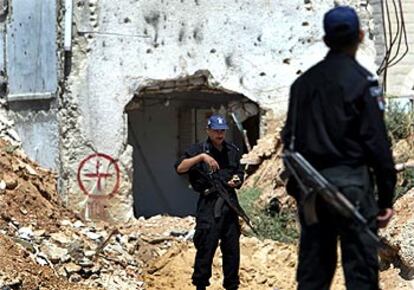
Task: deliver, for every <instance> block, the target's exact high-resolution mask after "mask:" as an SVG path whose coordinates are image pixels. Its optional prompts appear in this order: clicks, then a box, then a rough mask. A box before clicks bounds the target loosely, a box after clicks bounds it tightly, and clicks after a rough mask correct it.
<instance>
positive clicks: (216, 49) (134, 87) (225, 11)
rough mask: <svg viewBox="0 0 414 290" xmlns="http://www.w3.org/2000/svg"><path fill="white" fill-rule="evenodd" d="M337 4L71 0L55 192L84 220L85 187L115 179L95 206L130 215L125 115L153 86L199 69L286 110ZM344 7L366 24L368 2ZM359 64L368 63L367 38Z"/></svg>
mask: <svg viewBox="0 0 414 290" xmlns="http://www.w3.org/2000/svg"><path fill="white" fill-rule="evenodd" d="M335 2H338V1H327V0H325V1H303V0H292V1H283V0H275V1H268V0H262V1H249V0H231V1H230V0H222V1H216V0H191V1H190V0H180V1H179V0H174V1H169V0H158V1H155V0H154V1H147V0H145V1H144V0H136V1H130V0H119V1H109V0H101V1H96V0H95V1H93V0H89V1H87V0H75V1H74V11H73V15H74V18H73V22H74V25H73V28H74V31H73V46H72V58H71V60H72V67H71V71H70V74H69V76H68V79H67V82H66V85H65V93H64V95H63V97H62V100H61V102H62V106H61V110H60V113H59V122H60V127H61V129H60V132H61V144H62V145H61V148H60V153H61V164H62V166H61V167H62V168H61V172H60V174H61V175H60V176H61V185H62V186H61V190H62V191H63V192H65V193H66V197H67V202H68V204H69V205H71V206H73V207H75V208H78V209H83V210H84V209H85V208H87V210H86V211H87V213H86V214H88V211H90V212H92V211H94V210H97V209H96V208H94V205H90V204H88V202H90V199H88V198H87V197H88V196H87V195H86V194H85V191H87V192H92V191H96V190H97V189H99V190H98V191H101V190H102V188H103V187H104V185H103V184H104V182H105V181H104V180H107V179H108V178H109V177H110V178H112V181H110V183H111V184H110V188H116V185H117V184H118V183H117V181H119V190H118V191H117V193H116V194H113V195H111V196H110V200H109V201H108V200H106V201H105V202H104V201H102V200H99V201H96V200H94V201H93V203H97V204H98V208H99V207H100V206H101V207H107V209H109V212H110V214H111V215H113V216H114V217H116V218H118V219H125V218H127V217H130V216H131V215H132V206H131V177H132V171H133V164H132V148H131V147H130V146H128V145H127V136H128V134H127V131H128V125H127V114H126V113H125V111H124V110H125V106H126V105H127V104H128V103H129V102H130V100H131V99H132V98H133V96H134V94H135V93H136V92H137V91H139V90H140V89H141V88H143V87H145V86H146V85H148V84H153V83H154V81H165V80H174V79H179V78H182V77H185V76H192V75H194V74H195V72H196V71H199V70H203V71H206V72H208V74H207V75H208V84H209V86H210V87H211V88H217V89H221V90H223V91H230V92H234V93H237V94H241V95H243V96H245V97H247V98H249V99H251V100H253V101H255V102H257V103H258V104H259V105H260V106H261V107H262V108H266V109H272V110H274V111H275V112H276V113H279V114H280V113H282V112H284V111H285V110H286V106H287V95H288V89H289V85H290V84H291V82H292V81H293V80H294V79H295V78H296V77H297V76H298V75H299V74H300V73H301V72H303V71H304V70H306V69H307V68H308V67H309V66H310V65H312V64H314V63H315V62H317V61H318V60H320V59H321V58H322V57H323V56H324V54H325V53H326V48H325V46H324V44H323V42H322V40H321V38H322V34H323V33H322V16H323V13H324V12H325V11H327V9H329V8H331V7H333V5H334V4H335ZM352 2H353V4H355V5H356V7H357V9H358V11H359V12H360V14H361V16H363V19H364V23H365V24H364V25H365V27H368V25H367V23H368V20H369V9H368V8H367V6H366V5H365V2H366V1H352ZM359 58H360V59H361V60H362V62H363V63H365V64H367V65H368V66H370V67H371V68H372V67H373V63H374V58H375V50H374V48H373V43H372V41H371V40H370V39H367V41H366V42H365V43H364V45H363V46H362V50H361V53H360V55H359ZM154 134H156V132H154ZM96 153H99V154H100V155H97V154H96ZM115 163H116V166H115ZM171 166H172V165H171ZM104 168H106V169H105V170H103V169H104ZM117 170H119V172H120V178H119V179H117V176H118V175H117ZM102 172H105V173H102ZM104 174H107V175H104ZM110 178H109V179H110ZM79 179H80V180H81V182H80V183H79ZM106 190H107V189H106ZM109 193H111V190H109V191H108V192H106V194H109ZM101 202H103V203H104V205H103V206H102V205H99V204H100V203H101ZM98 210H99V209H98Z"/></svg>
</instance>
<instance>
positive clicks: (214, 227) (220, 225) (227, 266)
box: [192, 206, 240, 289]
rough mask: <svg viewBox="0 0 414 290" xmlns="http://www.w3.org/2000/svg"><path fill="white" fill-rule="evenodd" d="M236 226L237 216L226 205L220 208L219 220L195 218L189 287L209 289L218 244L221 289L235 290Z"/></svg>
mask: <svg viewBox="0 0 414 290" xmlns="http://www.w3.org/2000/svg"><path fill="white" fill-rule="evenodd" d="M239 239H240V225H239V220H238V216H237V214H236V213H235V212H233V211H232V210H231V209H229V208H228V207H227V206H224V207H223V211H222V214H221V216H220V217H219V218H214V215H213V211H211V215H207V216H206V215H201V216H198V217H197V224H196V231H195V234H194V245H195V247H196V250H197V252H196V257H195V263H194V273H193V277H192V279H193V284H194V285H196V286H209V285H210V282H209V280H210V278H211V271H212V269H211V268H212V264H213V257H214V254H215V252H216V249H217V247H218V245H219V243H220V249H221V252H222V256H223V274H224V280H223V287H224V288H225V289H237V288H238V285H239V266H240V244H239Z"/></svg>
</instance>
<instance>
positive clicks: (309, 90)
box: [282, 52, 396, 208]
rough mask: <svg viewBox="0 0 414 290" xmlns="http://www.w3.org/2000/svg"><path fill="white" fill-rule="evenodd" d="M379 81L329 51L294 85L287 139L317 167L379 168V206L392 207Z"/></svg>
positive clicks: (391, 170) (376, 171)
mask: <svg viewBox="0 0 414 290" xmlns="http://www.w3.org/2000/svg"><path fill="white" fill-rule="evenodd" d="M383 106H384V104H383V96H382V93H381V91H380V88H379V87H378V82H377V81H376V80H375V79H374V78H373V76H372V74H371V73H370V72H368V71H367V70H366V69H365V68H363V67H362V66H361V65H360V64H358V62H357V61H356V60H355V59H354V58H352V57H350V56H348V55H346V54H342V53H334V52H330V53H328V55H327V56H326V58H325V59H324V60H322V61H321V62H319V63H318V64H316V65H315V66H313V67H312V68H310V69H309V70H308V71H307V72H305V73H304V74H303V75H302V76H300V77H299V78H298V79H297V80H296V81H295V82H294V83H293V85H292V87H291V92H290V100H289V110H288V116H287V120H286V124H285V127H284V129H283V131H282V139H283V143H284V145H285V147H286V148H287V147H289V144H290V142H291V137H292V126H293V119H294V118H296V130H295V136H296V139H295V150H296V151H298V152H300V153H301V154H302V155H303V156H304V157H305V158H306V159H307V160H308V161H309V162H310V163H311V164H312V165H313V166H315V167H316V168H317V169H323V168H328V167H333V166H337V165H350V166H357V165H368V166H369V167H371V168H372V169H373V170H374V174H375V177H376V184H377V188H378V196H379V199H378V205H379V207H380V208H387V207H392V199H393V194H394V187H395V182H396V172H395V169H394V161H393V158H392V153H391V150H390V144H389V142H388V138H387V133H386V129H385V124H384V119H383V110H384V107H383Z"/></svg>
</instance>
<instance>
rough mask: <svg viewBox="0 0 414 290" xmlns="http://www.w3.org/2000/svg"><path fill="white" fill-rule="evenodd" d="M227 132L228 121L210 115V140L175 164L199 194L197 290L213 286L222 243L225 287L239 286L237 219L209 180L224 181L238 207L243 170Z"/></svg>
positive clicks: (195, 240) (196, 240)
mask: <svg viewBox="0 0 414 290" xmlns="http://www.w3.org/2000/svg"><path fill="white" fill-rule="evenodd" d="M227 129H228V126H227V123H226V120H225V118H223V117H222V116H219V115H213V116H211V117H210V118H209V119H208V124H207V135H208V139H207V140H206V141H205V142H202V143H199V144H194V145H192V146H191V147H190V148H188V149H187V150H186V151H185V152H184V155H183V156H182V157H181V158H179V159H178V160H177V162H176V164H175V168H176V171H177V173H178V174H183V173H188V174H189V179H190V183H191V185H192V187H193V189H194V190H195V191H197V192H198V193H200V197H199V200H198V203H197V214H196V231H195V234H194V245H195V247H196V249H197V253H196V257H195V264H194V273H193V277H192V279H193V284H194V285H196V286H197V289H198V290H202V289H206V286H208V285H210V283H209V279H210V277H211V267H212V263H213V257H214V253H215V251H216V249H217V246H218V243H219V241H220V248H221V252H222V255H223V274H224V281H223V286H224V288H225V289H231V290H235V289H238V285H239V263H240V247H239V238H240V226H239V220H238V216H237V214H236V213H235V212H234V211H233V210H232V209H231V208H230V207H229V206H228V205H227V204H226V202H225V201H224V200H223V198H221V197H220V194H219V193H218V192H217V191H215V189H214V188H213V187H212V184H211V180H209V178H208V176H209V173H210V172H211V171H213V172H216V173H217V174H218V176H219V177H220V179H221V180H223V181H224V182H225V186H226V189H227V191H228V194H229V197H230V201H231V202H232V203H233V204H236V203H237V204H238V200H237V196H236V192H235V188H239V187H240V186H241V184H242V181H243V170H242V168H241V166H240V152H239V149H238V148H237V147H236V146H235V145H233V144H232V143H229V142H226V141H225V139H224V137H225V132H226V130H227Z"/></svg>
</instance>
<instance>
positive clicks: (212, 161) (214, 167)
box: [202, 153, 220, 172]
mask: <svg viewBox="0 0 414 290" xmlns="http://www.w3.org/2000/svg"><path fill="white" fill-rule="evenodd" d="M202 156H203V161H204V162H205V163H206V164H207V165H208V167H209V168H210V170H211V171H213V172H215V171H217V170H219V169H220V166H219V164H218V162H217V161H216V160H215V159H214V158H213V157H211V156H210V155H208V154H206V153H202Z"/></svg>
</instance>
